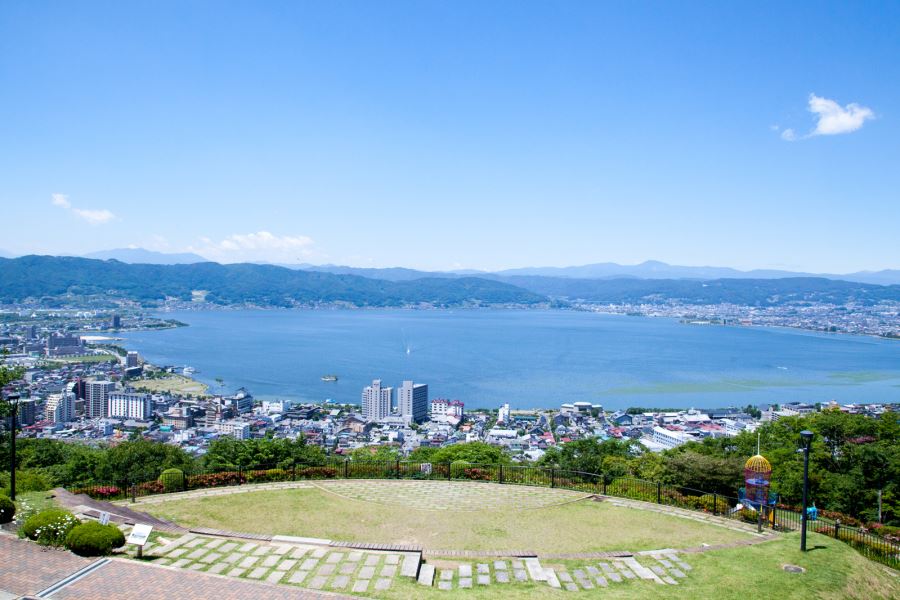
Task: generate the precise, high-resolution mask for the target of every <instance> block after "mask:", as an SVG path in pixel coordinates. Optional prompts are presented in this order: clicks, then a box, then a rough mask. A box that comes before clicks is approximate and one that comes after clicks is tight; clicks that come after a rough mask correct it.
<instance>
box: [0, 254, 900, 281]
mask: <svg viewBox="0 0 900 600" xmlns="http://www.w3.org/2000/svg"><path fill="white" fill-rule="evenodd" d="M0 257H3V258H11V255H10V254H9V253H3V252H0ZM84 258H96V259H100V260H118V261H120V262H124V263H128V264H156V265H176V264H194V263H201V262H212V261H210V260H208V259H206V258H204V257H203V256H200V255H199V254H195V253H191V252H184V253H166V252H156V251H153V250H145V249H144V248H116V249H113V250H102V251H99V252H91V253H89V254H85V255H84ZM258 264H272V263H258ZM276 266H279V267H285V268H288V269H294V270H303V271H316V272H320V273H332V274H335V275H358V276H360V277H367V278H369V279H384V280H387V281H411V280H413V279H422V278H430V277H446V278H457V277H472V276H474V277H479V278H486V279H503V278H506V277H519V276H528V277H559V278H566V279H629V278H634V279H694V280H713V279H787V278H795V277H817V278H824V279H834V280H841V281H853V282H857V283H870V284H875V285H895V284H900V269H884V270H881V271H857V272H854V273H845V274H835V273H810V272H803V271H786V270H778V269H752V270H749V271H741V270H739V269H732V268H730V267H709V266H707V267H692V266H680V265H670V264H668V263H664V262H661V261H658V260H648V261H645V262H642V263H639V264H636V265H620V264H618V263H612V262H604V263H593V264H588V265H580V266H571V267H522V268H517V269H505V270H501V271H479V270H474V269H467V270H458V271H421V270H417V269H409V268H404V267H388V268H366V267H348V266H343V265H313V264H308V263H299V264H276Z"/></svg>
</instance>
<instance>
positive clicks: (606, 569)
mask: <svg viewBox="0 0 900 600" xmlns="http://www.w3.org/2000/svg"><path fill="white" fill-rule="evenodd" d="M600 568H601V569H603V572H604V573H612V572H613V569H612V567H611V566H609V563H600Z"/></svg>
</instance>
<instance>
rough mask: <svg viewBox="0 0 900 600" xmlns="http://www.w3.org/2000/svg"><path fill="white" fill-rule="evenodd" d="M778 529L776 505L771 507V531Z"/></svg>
mask: <svg viewBox="0 0 900 600" xmlns="http://www.w3.org/2000/svg"><path fill="white" fill-rule="evenodd" d="M777 528H778V505H777V504H773V505H772V529H777Z"/></svg>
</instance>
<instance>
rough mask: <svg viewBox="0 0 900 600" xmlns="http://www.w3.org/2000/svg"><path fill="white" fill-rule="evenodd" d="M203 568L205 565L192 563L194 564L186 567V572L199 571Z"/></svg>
mask: <svg viewBox="0 0 900 600" xmlns="http://www.w3.org/2000/svg"><path fill="white" fill-rule="evenodd" d="M205 566H206V565H204V564H203V563H194V564H192V565H190V566H188V570H189V571H199V570H200V569H202V568H203V567H205Z"/></svg>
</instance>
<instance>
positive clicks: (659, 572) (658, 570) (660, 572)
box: [650, 565, 666, 576]
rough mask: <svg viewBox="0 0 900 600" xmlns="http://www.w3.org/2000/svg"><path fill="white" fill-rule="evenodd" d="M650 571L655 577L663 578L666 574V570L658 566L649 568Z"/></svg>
mask: <svg viewBox="0 0 900 600" xmlns="http://www.w3.org/2000/svg"><path fill="white" fill-rule="evenodd" d="M650 570H651V571H653V572H654V573H656V574H657V575H660V576H663V575H665V574H666V570H665V569H663V568H662V567H660V566H658V565H653V566H651V567H650Z"/></svg>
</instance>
